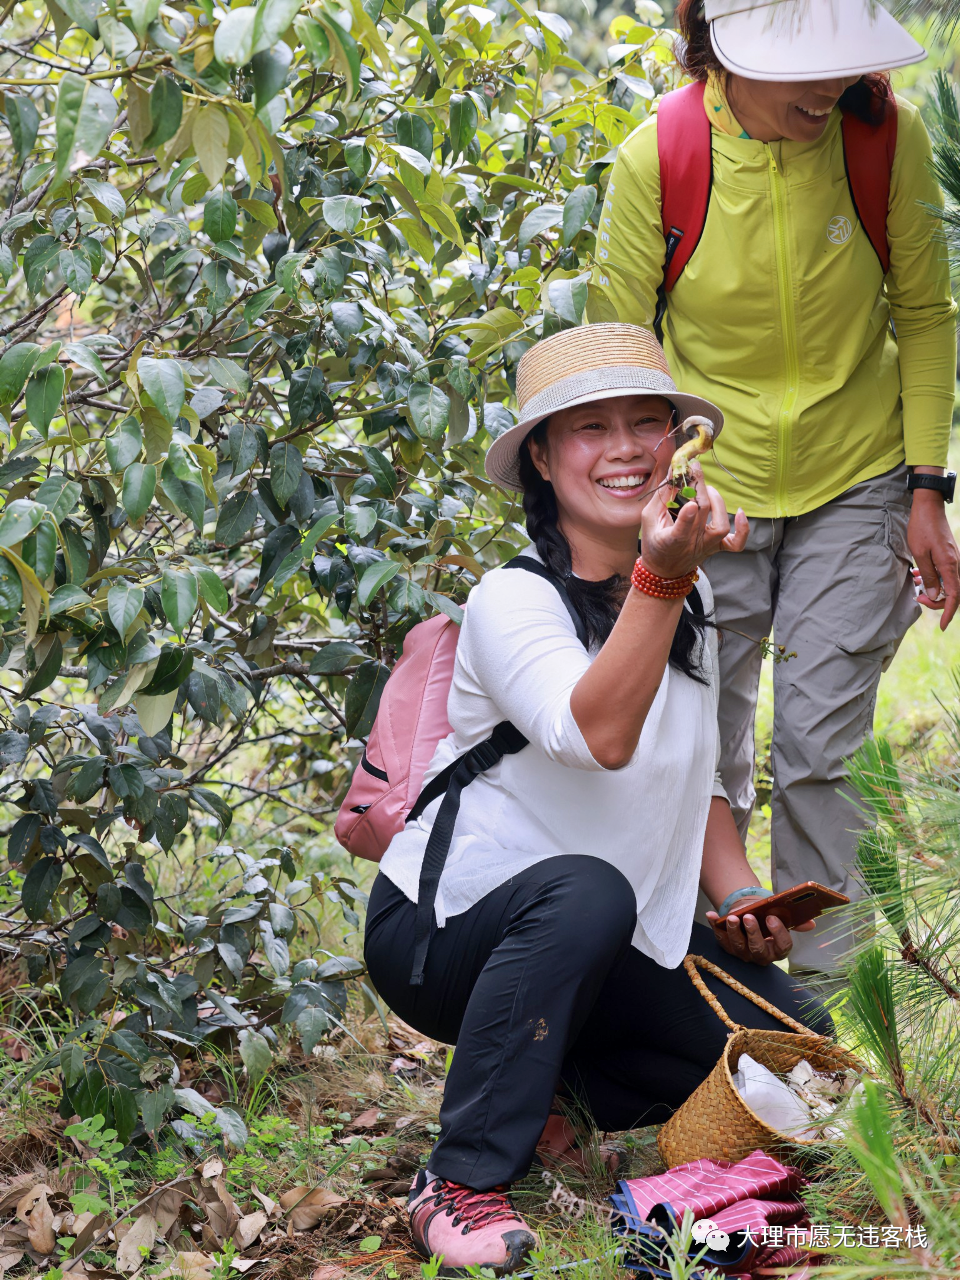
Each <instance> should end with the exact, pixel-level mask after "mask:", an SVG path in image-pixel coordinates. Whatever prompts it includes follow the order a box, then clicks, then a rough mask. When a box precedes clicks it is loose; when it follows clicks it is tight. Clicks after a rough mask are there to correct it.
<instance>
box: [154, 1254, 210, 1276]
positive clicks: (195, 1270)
mask: <svg viewBox="0 0 960 1280" xmlns="http://www.w3.org/2000/svg"><path fill="white" fill-rule="evenodd" d="M215 1265H216V1260H215V1258H214V1257H213V1255H212V1254H210V1253H178V1254H176V1255H175V1256H174V1258H173V1261H172V1262H171V1263H170V1265H169V1267H167V1268H166V1269H165V1270H163V1271H161V1272H160V1274H159V1275H158V1276H157V1277H156V1280H210V1273H211V1272H212V1271H213V1268H214V1266H215Z"/></svg>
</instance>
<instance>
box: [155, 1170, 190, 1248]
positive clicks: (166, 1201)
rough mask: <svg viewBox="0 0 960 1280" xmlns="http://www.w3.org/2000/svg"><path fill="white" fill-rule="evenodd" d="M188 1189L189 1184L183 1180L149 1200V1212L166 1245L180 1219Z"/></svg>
mask: <svg viewBox="0 0 960 1280" xmlns="http://www.w3.org/2000/svg"><path fill="white" fill-rule="evenodd" d="M189 1189H190V1183H189V1182H187V1181H186V1180H185V1181H184V1182H183V1183H181V1184H180V1185H178V1186H176V1187H167V1189H166V1190H165V1191H161V1192H160V1194H159V1195H158V1196H154V1197H153V1198H152V1200H151V1203H150V1212H151V1213H152V1214H153V1216H154V1217H155V1218H156V1220H157V1228H158V1231H159V1234H160V1235H161V1236H162V1237H163V1239H164V1240H166V1241H167V1242H168V1243H170V1240H171V1232H172V1231H173V1228H174V1226H175V1225H176V1223H177V1220H178V1218H179V1217H180V1210H181V1208H182V1207H183V1202H184V1200H185V1199H186V1197H187V1191H188V1190H189Z"/></svg>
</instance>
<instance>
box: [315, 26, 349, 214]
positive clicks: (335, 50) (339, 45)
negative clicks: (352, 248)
mask: <svg viewBox="0 0 960 1280" xmlns="http://www.w3.org/2000/svg"><path fill="white" fill-rule="evenodd" d="M314 16H315V17H316V19H317V21H318V22H319V23H320V24H321V25H322V27H323V29H324V31H325V33H326V36H327V40H328V42H329V45H330V53H331V55H332V57H333V62H334V66H335V67H336V68H337V70H338V71H339V72H340V73H341V75H343V76H344V78H345V79H346V81H347V97H348V99H353V98H355V97H356V96H357V94H358V92H359V91H360V49H359V47H358V45H357V42H356V40H354V38H353V36H352V35H351V34H350V32H349V31H347V30H345V29H344V27H342V26H341V25H340V23H339V22H338V21H337V20H336V18H335V17H334V16H333V14H332V13H331V12H329V11H328V10H325V9H317V10H315V11H314ZM324 216H326V215H324Z"/></svg>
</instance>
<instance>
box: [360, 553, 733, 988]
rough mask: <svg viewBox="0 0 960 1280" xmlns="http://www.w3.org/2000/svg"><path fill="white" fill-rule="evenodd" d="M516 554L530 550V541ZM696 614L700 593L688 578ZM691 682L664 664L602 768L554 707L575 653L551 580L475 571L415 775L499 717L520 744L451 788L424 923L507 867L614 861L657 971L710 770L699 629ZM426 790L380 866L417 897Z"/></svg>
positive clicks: (699, 841)
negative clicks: (617, 759) (629, 732)
mask: <svg viewBox="0 0 960 1280" xmlns="http://www.w3.org/2000/svg"><path fill="white" fill-rule="evenodd" d="M523 554H524V555H525V556H529V557H530V558H531V559H539V557H538V556H537V554H536V551H535V550H534V548H533V547H528V548H525V549H524V551H523ZM698 590H699V591H700V595H701V599H702V600H703V604H704V608H705V609H706V610H707V613H708V614H709V613H710V612H711V611H712V607H713V593H712V592H711V590H710V586H709V583H708V582H707V580H706V578H705V577H704V575H703V574H701V576H700V582H699V584H698ZM704 648H705V650H706V652H705V653H703V655H702V660H703V672H704V675H705V676H706V678H707V679H708V681H709V683H708V684H706V685H702V684H699V683H697V682H696V681H695V680H691V679H690V678H689V677H688V676H685V675H683V674H682V673H680V672H678V671H675V670H673V669H672V668H669V667H668V668H667V670H666V672H665V673H664V676H663V680H662V681H661V683H660V688H659V689H658V690H657V694H656V697H655V698H654V701H653V705H652V707H651V708H650V711H649V713H648V714H647V718H646V721H645V722H644V726H643V732H642V733H641V735H640V741H639V743H638V745H637V749H636V751H635V752H634V754H633V758H632V759H631V760H630V762H629V763H628V764H627V765H625V766H624V767H623V768H621V769H605V768H604V767H603V766H602V765H600V764H598V763H597V761H596V760H595V759H594V758H593V756H592V755H591V754H590V749H589V747H588V746H587V744H586V742H585V741H584V737H583V734H582V733H581V732H580V729H579V728H578V726H577V723H576V721H575V720H574V718H573V713H572V711H571V709H570V696H571V694H572V692H573V689H574V686H575V685H576V683H577V681H578V680H579V679H580V677H581V676H582V675H583V674H584V672H585V671H586V670H587V668H588V667H589V665H590V663H591V662H592V661H593V659H594V657H595V656H596V652H597V650H596V649H594V650H593V651H592V652H588V651H587V650H586V649H584V647H583V645H582V644H581V643H580V641H579V640H578V639H577V635H576V632H575V630H574V626H573V622H572V620H571V618H570V615H569V613H568V612H567V610H566V607H565V606H564V603H563V601H562V600H561V598H560V595H559V593H558V592H557V590H556V588H555V587H554V586H553V585H552V584H551V583H550V582H546V581H544V580H543V579H542V578H540V577H537V576H536V575H534V574H532V573H524V572H522V571H520V570H511V571H510V572H504V571H502V570H498V569H494V570H491V571H490V572H488V573H486V574H485V575H484V577H483V579H482V580H481V581H480V582H479V583H478V584H477V585H476V586H475V587H474V588H473V590H472V591H471V593H470V597H469V600H468V603H467V607H466V612H465V616H464V620H463V624H462V627H461V632H460V638H459V642H458V645H457V656H456V664H455V667H454V674H453V683H452V685H451V688H450V697H449V702H448V707H447V716H448V719H449V721H450V724H451V726H452V728H453V732H452V733H451V734H450V735H449V736H448V737H447V738H445V739H444V740H443V741H442V742H441V743H440V744H439V746H438V747H437V751H436V753H435V755H434V757H433V760H432V762H431V764H430V768H429V770H428V771H427V774H426V777H425V779H424V781H425V782H426V781H429V780H430V779H431V778H432V777H434V776H435V775H436V774H437V773H439V772H440V770H441V769H443V768H444V767H445V766H446V765H447V764H449V762H450V761H451V760H452V759H454V758H455V757H457V756H461V755H463V754H464V752H466V751H469V750H470V748H471V747H474V746H476V745H477V743H478V742H482V741H483V739H484V738H487V737H489V735H490V733H491V732H492V731H493V729H494V728H495V726H496V725H498V724H500V722H501V721H503V720H510V721H512V723H513V724H514V725H515V726H516V727H517V728H518V729H519V730H520V731H521V733H523V734H524V735H525V736H526V737H527V738H528V739H529V742H530V745H529V746H528V747H525V748H524V749H523V750H522V751H520V752H518V753H517V754H516V755H512V756H506V757H505V758H504V759H503V760H502V761H501V762H500V764H498V765H496V766H495V767H494V768H492V769H490V770H488V771H487V772H486V773H483V774H480V776H479V777H477V778H475V779H474V781H473V782H471V783H470V785H469V786H468V787H466V788H465V789H464V791H463V795H462V798H461V804H460V812H459V814H458V816H457V822H456V826H455V829H454V834H453V840H452V841H451V844H450V851H449V853H448V855H447V860H446V864H445V866H444V870H443V875H442V877H441V879H440V886H439V891H438V893H437V899H436V918H437V923H438V925H439V926H440V927H443V925H444V924H445V923H446V920H447V917H448V916H455V915H459V914H460V913H461V912H463V911H467V910H468V909H469V908H470V907H472V906H474V905H475V904H476V903H477V902H479V901H480V899H481V898H483V897H485V896H486V894H488V893H490V892H491V891H492V890H494V889H496V888H497V887H498V886H499V885H501V884H504V883H505V882H506V881H507V880H509V879H510V877H511V876H513V875H516V874H517V873H518V872H521V871H524V870H525V869H526V868H528V867H530V866H533V865H534V864H535V863H537V862H541V861H543V860H544V859H545V858H552V857H556V856H557V855H558V854H571V853H572V854H590V855H592V856H594V857H597V858H603V859H604V860H605V861H607V862H609V863H612V864H613V866H615V867H617V868H619V870H620V871H622V872H623V874H624V875H625V876H626V878H627V880H628V881H629V882H630V884H631V885H632V887H633V890H634V892H635V894H636V898H637V928H636V933H635V934H634V939H633V945H634V946H635V947H637V948H638V949H639V950H640V951H642V952H643V953H644V954H645V955H648V956H650V957H651V958H652V959H654V960H656V961H657V962H658V963H659V964H661V965H663V966H664V967H665V968H668V969H673V968H676V967H677V966H678V965H679V964H680V962H681V961H682V960H683V957H684V955H685V953H686V946H687V943H688V941H689V937H690V926H691V923H692V921H693V916H694V910H695V907H696V901H697V890H698V885H699V878H700V864H701V860H702V855H703V839H704V831H705V828H706V823H707V814H708V811H709V807H710V801H711V798H712V797H713V796H714V795H719V796H723V795H724V791H723V787H722V785H721V784H720V781H719V775H718V774H717V772H716V769H717V762H718V760H719V753H720V738H719V731H718V728H717V690H718V677H717V637H716V632H715V631H714V630H713V629H712V628H708V630H707V632H706V639H705V645H704ZM440 803H441V800H440V799H439V798H438V799H437V800H435V801H434V802H433V803H432V804H431V805H429V806H428V807H427V809H426V810H425V811H424V813H423V814H422V815H421V816H420V818H419V819H418V820H417V821H416V822H410V823H408V824H407V825H406V827H405V828H404V829H403V830H402V831H401V832H399V833H398V834H397V835H396V836H395V837H394V839H393V840H392V841H391V844H390V847H389V849H388V850H387V852H386V853H385V854H384V857H383V860H382V861H381V863H380V870H381V871H382V872H383V873H384V875H386V876H387V877H388V878H389V879H390V880H392V881H393V883H394V884H395V885H396V886H397V887H398V888H399V889H401V890H402V891H403V893H405V894H406V896H407V897H408V898H409V899H410V900H411V901H412V902H416V901H417V896H418V888H419V879H420V866H421V863H422V861H423V855H424V851H425V849H426V846H427V840H428V838H429V835H430V831H431V828H432V826H433V821H434V818H435V817H436V814H437V810H438V809H439V807H440Z"/></svg>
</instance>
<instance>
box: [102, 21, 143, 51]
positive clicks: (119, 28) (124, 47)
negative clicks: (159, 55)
mask: <svg viewBox="0 0 960 1280" xmlns="http://www.w3.org/2000/svg"><path fill="white" fill-rule="evenodd" d="M97 26H98V27H99V29H100V39H101V40H102V41H103V47H104V50H105V52H106V53H107V55H108V56H109V58H110V60H111V62H123V61H125V60H126V58H127V55H128V54H131V53H133V51H134V49H136V47H137V44H138V41H137V37H136V36H135V35H134V34H133V32H132V31H131V30H130V28H129V27H128V26H127V25H126V23H123V22H120V21H118V20H117V19H116V18H112V17H111V16H110V14H109V13H105V14H104V15H103V17H101V18H98V19H97Z"/></svg>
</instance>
